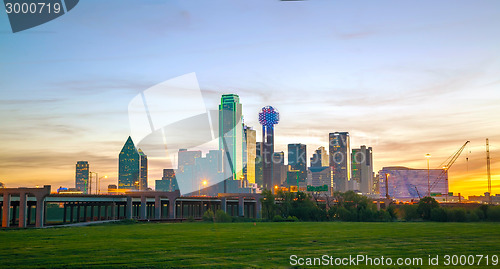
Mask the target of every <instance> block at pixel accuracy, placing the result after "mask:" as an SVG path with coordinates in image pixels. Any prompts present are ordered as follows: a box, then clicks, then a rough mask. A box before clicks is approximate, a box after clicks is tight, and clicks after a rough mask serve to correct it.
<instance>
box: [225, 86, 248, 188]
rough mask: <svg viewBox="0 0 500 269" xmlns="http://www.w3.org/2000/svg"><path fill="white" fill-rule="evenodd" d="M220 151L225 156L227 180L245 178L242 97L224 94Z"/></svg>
mask: <svg viewBox="0 0 500 269" xmlns="http://www.w3.org/2000/svg"><path fill="white" fill-rule="evenodd" d="M219 150H221V151H222V152H223V154H224V157H223V159H224V162H223V170H224V175H225V178H226V179H233V180H237V179H241V178H244V176H243V115H242V105H241V104H240V97H239V96H238V95H236V94H224V95H222V98H221V103H220V105H219Z"/></svg>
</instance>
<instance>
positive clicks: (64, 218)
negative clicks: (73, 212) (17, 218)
mask: <svg viewBox="0 0 500 269" xmlns="http://www.w3.org/2000/svg"><path fill="white" fill-rule="evenodd" d="M67 209H68V207H67V206H66V203H64V211H63V223H66V215H67V213H66V211H67ZM28 210H30V208H28ZM28 212H29V211H28ZM28 219H29V218H28Z"/></svg>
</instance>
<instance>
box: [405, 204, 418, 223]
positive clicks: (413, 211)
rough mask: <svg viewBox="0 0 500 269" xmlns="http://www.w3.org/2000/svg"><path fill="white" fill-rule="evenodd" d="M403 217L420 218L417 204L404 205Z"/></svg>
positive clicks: (407, 218)
mask: <svg viewBox="0 0 500 269" xmlns="http://www.w3.org/2000/svg"><path fill="white" fill-rule="evenodd" d="M401 209H402V211H403V219H404V220H406V221H412V220H416V219H418V218H419V214H418V211H417V206H416V205H404V206H403V207H402V208H401Z"/></svg>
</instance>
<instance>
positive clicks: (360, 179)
mask: <svg viewBox="0 0 500 269" xmlns="http://www.w3.org/2000/svg"><path fill="white" fill-rule="evenodd" d="M372 155H373V154H372V148H371V147H368V148H367V147H366V146H361V147H360V148H359V149H353V150H352V154H351V171H352V176H351V181H354V182H357V184H358V186H359V191H361V192H362V193H364V194H370V193H372V192H373V177H374V174H373V156H372Z"/></svg>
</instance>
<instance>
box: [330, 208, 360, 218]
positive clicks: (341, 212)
mask: <svg viewBox="0 0 500 269" xmlns="http://www.w3.org/2000/svg"><path fill="white" fill-rule="evenodd" d="M335 217H336V219H338V220H342V221H353V220H356V218H357V217H356V215H354V216H353V214H352V212H351V211H350V210H348V209H346V208H345V207H343V206H341V207H339V208H337V211H336V212H335Z"/></svg>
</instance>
